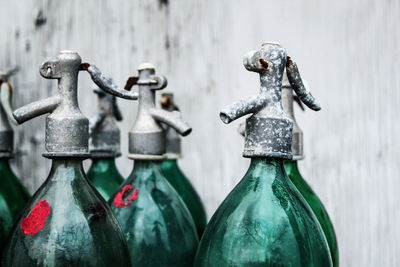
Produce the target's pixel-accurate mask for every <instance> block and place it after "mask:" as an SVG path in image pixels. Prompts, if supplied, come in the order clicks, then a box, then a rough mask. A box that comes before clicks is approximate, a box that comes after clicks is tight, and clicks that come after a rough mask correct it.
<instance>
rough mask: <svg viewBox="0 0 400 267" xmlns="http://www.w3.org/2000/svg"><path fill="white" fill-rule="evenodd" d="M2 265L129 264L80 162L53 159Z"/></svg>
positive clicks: (116, 227)
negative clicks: (48, 172)
mask: <svg viewBox="0 0 400 267" xmlns="http://www.w3.org/2000/svg"><path fill="white" fill-rule="evenodd" d="M2 266H3V267H4V266H30V267H32V266H46V267H61V266H62V267H65V266H76V267H83V266H107V267H109V266H131V265H130V260H129V253H128V250H127V246H126V242H125V238H124V236H123V234H122V231H121V228H120V227H119V225H118V222H117V220H116V219H115V217H114V215H113V214H112V211H111V209H110V207H109V206H108V205H107V204H106V202H104V200H103V199H102V198H101V197H100V195H99V194H98V193H97V191H96V190H95V189H94V188H93V187H92V185H90V183H89V181H87V178H86V176H85V174H84V171H83V168H82V161H81V160H78V159H76V160H73V159H63V158H59V159H53V164H52V168H51V171H50V174H49V177H48V178H47V180H46V181H45V183H44V184H43V185H42V186H41V187H40V188H39V190H38V191H37V192H36V193H35V195H34V196H33V197H32V199H31V200H30V201H29V203H28V205H27V207H26V208H25V210H24V211H23V213H22V217H21V218H20V219H19V221H18V222H17V224H16V225H15V227H14V229H13V231H12V235H11V238H10V239H9V240H8V243H7V245H6V248H5V250H4V256H3V261H2Z"/></svg>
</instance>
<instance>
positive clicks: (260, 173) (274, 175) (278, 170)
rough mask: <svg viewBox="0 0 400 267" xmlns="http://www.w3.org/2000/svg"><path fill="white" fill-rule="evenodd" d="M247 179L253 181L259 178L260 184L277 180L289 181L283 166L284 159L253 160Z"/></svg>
mask: <svg viewBox="0 0 400 267" xmlns="http://www.w3.org/2000/svg"><path fill="white" fill-rule="evenodd" d="M246 177H250V179H252V180H253V179H254V178H255V177H258V178H259V179H260V182H262V181H264V182H268V181H269V182H273V181H274V180H275V179H287V178H286V175H285V170H284V166H283V159H280V158H261V157H257V158H252V159H251V162H250V167H249V170H248V171H247V174H246Z"/></svg>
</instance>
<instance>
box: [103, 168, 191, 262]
mask: <svg viewBox="0 0 400 267" xmlns="http://www.w3.org/2000/svg"><path fill="white" fill-rule="evenodd" d="M161 164H162V161H160V160H154V161H151V160H136V161H135V164H134V168H133V170H132V173H131V174H130V175H129V177H128V178H127V179H126V181H125V182H124V183H123V184H122V186H121V188H120V190H118V193H117V194H116V195H115V196H114V198H113V199H112V200H110V203H109V204H110V206H111V207H112V209H113V211H114V214H115V216H116V217H117V219H118V221H119V223H120V225H121V228H122V229H123V230H124V233H125V236H126V240H127V243H128V246H129V250H130V254H131V260H132V264H133V265H134V266H192V265H193V259H194V256H195V253H196V248H197V244H198V238H197V234H196V232H195V228H194V225H193V220H192V218H191V216H190V214H189V212H188V210H187V208H186V206H185V205H184V204H183V202H182V200H181V198H180V197H179V196H178V194H177V193H176V192H175V190H174V189H173V188H172V187H171V185H170V184H169V183H168V182H167V180H166V179H165V178H164V176H163V173H162V172H161Z"/></svg>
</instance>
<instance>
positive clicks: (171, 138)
mask: <svg viewBox="0 0 400 267" xmlns="http://www.w3.org/2000/svg"><path fill="white" fill-rule="evenodd" d="M160 105H161V108H163V109H165V110H168V111H171V112H179V108H178V107H177V105H176V104H175V102H174V94H173V93H163V94H161V100H160ZM165 143H166V144H165V150H166V155H167V158H170V159H172V158H179V157H180V156H181V136H180V135H179V134H178V133H177V132H176V131H175V129H173V128H172V127H169V126H166V127H165Z"/></svg>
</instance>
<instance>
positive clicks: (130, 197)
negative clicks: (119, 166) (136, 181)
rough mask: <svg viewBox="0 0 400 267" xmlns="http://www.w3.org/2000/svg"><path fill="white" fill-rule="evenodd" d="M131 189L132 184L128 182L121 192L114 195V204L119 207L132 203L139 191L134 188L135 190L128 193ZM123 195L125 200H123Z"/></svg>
mask: <svg viewBox="0 0 400 267" xmlns="http://www.w3.org/2000/svg"><path fill="white" fill-rule="evenodd" d="M132 190H133V186H132V185H130V184H128V185H125V186H124V187H123V188H122V191H121V192H118V193H117V194H116V195H115V197H114V206H115V207H117V208H119V209H121V208H125V207H129V206H131V205H132V203H133V202H134V201H135V200H136V199H137V198H138V194H139V191H138V190H137V189H135V191H134V192H133V193H132V194H130V195H129V193H131V192H132ZM124 195H125V197H126V196H127V197H126V200H124Z"/></svg>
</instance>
